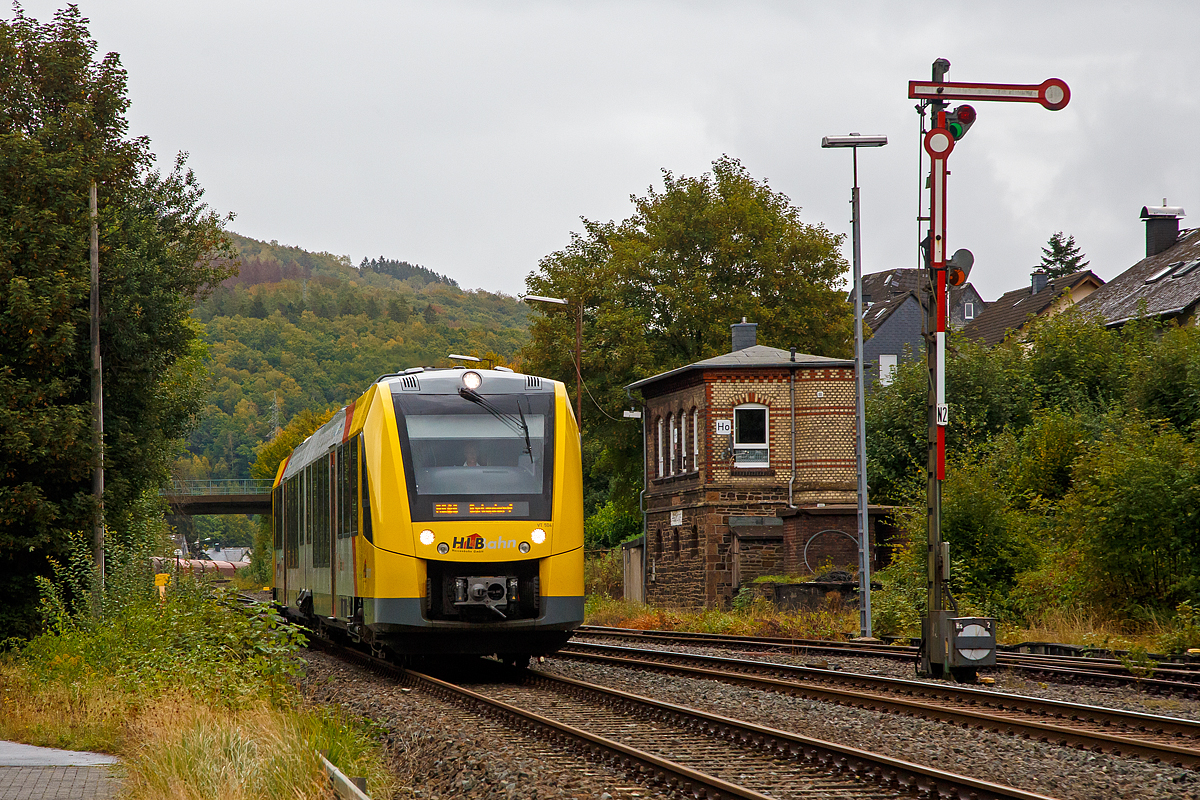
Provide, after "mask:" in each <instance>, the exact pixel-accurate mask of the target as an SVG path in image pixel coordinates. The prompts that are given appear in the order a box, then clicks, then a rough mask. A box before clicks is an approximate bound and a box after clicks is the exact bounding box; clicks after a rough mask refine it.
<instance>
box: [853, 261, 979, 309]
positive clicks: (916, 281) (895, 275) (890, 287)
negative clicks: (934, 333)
mask: <svg viewBox="0 0 1200 800" xmlns="http://www.w3.org/2000/svg"><path fill="white" fill-rule="evenodd" d="M862 285H863V300H864V301H870V302H871V304H872V305H871V308H872V309H873V308H874V307H875V306H876V305H879V304H880V303H886V302H889V301H890V300H893V299H895V298H896V297H897V296H900V295H903V294H904V293H905V292H912V293H913V294H914V295H915V296H916V297H917V298H918V299H920V297H921V294H923V293H927V291H928V285H929V282H928V280H927V279H926V277H925V270H923V269H889V270H885V271H883V272H872V273H870V274H868V275H863V276H862ZM968 290H969V291H971V292H974V293H975V295H976V296H977V297H978V296H979V292H977V291H975V287H974V286H972V285H971V284H970V283H966V284H963V285H962V286H951V287H950V304H951V305H957V304H958V303H959V302H961V301H962V299H963V295H964V294H966V293H967V291H968ZM849 297H850V299H854V291H853V289H851V291H850V294H849ZM979 300H980V302H983V298H982V297H979Z"/></svg>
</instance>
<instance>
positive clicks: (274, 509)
mask: <svg viewBox="0 0 1200 800" xmlns="http://www.w3.org/2000/svg"><path fill="white" fill-rule="evenodd" d="M286 496H287V484H286V483H284V482H283V481H280V482H279V485H278V486H276V487H275V491H274V492H273V493H272V495H271V539H272V541H271V552H272V558H271V563H272V564H273V565H274V568H273V570H272V571H273V572H274V576H273V580H272V581H271V585H272V586H273V587H275V591H274V592H273V593H272V595H273V597H274V599H275V600H276V601H283V600H284V598H285V597H287V586H286V583H285V581H284V574H285V573H284V569H283V558H284V547H283V542H284V538H285V533H284V531H285V530H286V528H285V525H286V519H287V517H286V514H285V511H286V502H287V501H286V499H285V498H286Z"/></svg>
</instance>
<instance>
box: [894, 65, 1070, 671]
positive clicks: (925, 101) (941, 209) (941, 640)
mask: <svg viewBox="0 0 1200 800" xmlns="http://www.w3.org/2000/svg"><path fill="white" fill-rule="evenodd" d="M949 70H950V62H949V61H947V60H946V59H944V58H939V59H938V60H937V61H935V62H933V78H932V80H929V81H909V84H908V96H909V98H911V99H916V100H921V101H922V104H921V105H920V106H918V108H919V109H920V111H921V113H922V114H923V113H924V109H925V107H926V106H929V107H931V109H932V111H933V114H932V119H931V121H932V127H931V128H930V129H929V131H927V132H926V133H925V138H924V142H923V144H924V148H925V152H926V153H927V154H928V155H929V158H930V166H929V187H928V188H929V217H928V221H929V234H928V237H927V238H926V243H927V249H926V254H927V263H928V269H929V271H930V275H929V280H930V288H931V289H932V291H933V298H932V300H933V302H931V303H930V304H929V308H928V312H927V320H928V324H927V328H926V330H928V331H930V332H931V333H932V337H931V338H932V342H930V341H929V340H928V339H927V340H926V353H927V361H928V365H929V394H928V400H927V409H928V427H929V451H928V453H929V455H928V460H927V463H926V467H927V471H928V476H929V477H928V490H927V500H928V534H929V536H928V550H927V558H928V560H927V562H926V563H927V565H928V574H927V595H926V615H925V617H924V618H922V620H921V638H922V641H923V646H922V650H921V663H920V665H919V667H918V671H919V672H920V673H921V674H923V675H932V676H934V677H941V676H942V675H943V673H944V672H945V671H946V669H947V668H953V666H952V665H953V664H955V663H957V660H956V659H955V658H954V654H952V653H950V652H947V651H948V650H949V649H950V647H951V645H950V641H951V639H952V636H951V631H949V629H948V626H949V618H950V614H951V613H952V612H950V611H948V610H947V609H946V607H945V606H946V600H947V597H948V594H947V592H946V587H945V581H946V580H947V579H948V578H949V574H950V553H949V548H948V547H947V546H946V544H945V543H944V542H943V541H942V524H941V514H942V481H943V480H945V478H946V427H947V425H949V423H950V412H949V407H948V406H947V404H946V327H947V318H948V313H947V312H948V304H949V297H948V289H949V286H950V285H954V286H960V285H962V284H963V283H965V282H966V278H967V274H968V273H969V271H970V268H971V262H972V261H973V260H974V259H973V257H972V256H971V254H970V252H969V251H966V250H959V251H958V252H956V253H955V254H954V255H953V256H951V257H949V258H948V257H947V255H946V176H947V175H948V174H949V172H948V170H947V169H946V161H947V160H948V159H949V157H950V153H951V152H953V151H954V143H955V141H956V140H958V139H960V138H962V137H963V135H965V134H966V131H967V129H968V128H970V127H971V125H972V124H973V123H974V122H975V109H974V108H973V107H971V106H969V105H962V106H959V107H958V108H956V109H954V110H953V111H950V112H948V111H947V110H946V106H947V105H948V101H951V100H970V101H976V102H980V101H985V102H997V101H998V102H1009V103H1038V104H1040V105H1041V106H1043V107H1045V108H1047V109H1049V110H1051V111H1058V110H1060V109H1062V108H1064V107H1065V106H1066V105H1067V103H1068V102H1069V101H1070V99H1071V91H1070V89H1069V88H1068V87H1067V84H1066V83H1065V82H1063V81H1061V80H1059V79H1058V78H1050V79H1049V80H1046V81H1043V82H1042V83H1040V84H1036V85H1028V84H1014V83H949V82H947V81H946V80H945V75H946V73H947V72H949ZM930 345H932V347H931V346H930ZM990 629H991V631H992V642H991V652H992V653H993V657H994V652H995V639H994V636H995V635H994V630H995V628H994V626H992V627H991V628H990ZM968 638H969V637H968ZM976 638H978V637H976ZM985 644H986V643H985V642H982V641H975V640H974V639H972V640H971V642H970V644H968V647H967V652H980V651H981V650H982V649H984V647H983V645H985ZM971 645H978V646H979V648H978V649H976V648H974V647H971ZM969 672H970V673H971V674H972V675H973V670H969Z"/></svg>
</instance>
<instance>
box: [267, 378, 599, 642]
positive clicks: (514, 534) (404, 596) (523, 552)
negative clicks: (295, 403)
mask: <svg viewBox="0 0 1200 800" xmlns="http://www.w3.org/2000/svg"><path fill="white" fill-rule="evenodd" d="M272 507H273V511H274V525H275V529H274V549H275V559H274V560H275V588H274V594H275V600H276V602H277V603H278V604H279V605H281V606H283V607H284V609H285V613H286V614H287V615H288V616H289V617H292V618H295V619H299V620H301V621H303V622H305V623H306V624H308V625H310V626H315V627H318V628H320V629H321V630H322V631H324V632H326V633H328V634H331V635H334V636H338V637H343V638H347V639H350V640H352V641H356V642H364V643H366V644H367V645H369V646H370V647H371V648H372V649H373V650H374V651H375V652H377V653H379V652H383V651H385V650H387V651H391V653H392V654H394V655H395V656H397V657H400V658H407V657H411V656H426V655H445V654H474V655H487V654H493V653H495V654H498V655H500V656H502V657H504V658H506V659H509V660H514V661H515V660H518V659H523V658H524V657H525V656H536V655H544V654H546V653H550V652H553V651H554V650H556V649H557V648H559V647H561V646H562V644H563V643H565V642H566V641H567V639H568V638H570V636H571V631H572V630H574V629H575V628H576V627H578V626H579V625H580V624H581V623H582V622H583V605H584V596H583V595H584V592H583V482H582V474H581V469H580V443H579V429H578V427H577V425H576V421H575V417H574V414H573V413H572V410H571V406H570V403H569V402H568V399H567V394H566V390H565V388H564V386H563V384H561V383H559V382H557V381H551V380H547V379H545V378H539V377H536V376H533V375H522V374H519V373H516V372H512V371H510V370H506V369H504V368H500V367H498V368H496V369H464V368H461V367H457V368H453V369H434V368H422V367H416V368H413V369H409V370H406V371H404V372H403V373H397V374H394V375H385V376H382V377H381V378H379V379H378V380H377V381H376V382H375V383H374V384H373V385H372V386H371V387H370V388H369V389H367V391H366V392H365V393H364V394H363V395H362V396H361V397H359V398H358V399H357V400H356V401H355V402H354V403H352V404H350V405H349V406H347V407H346V408H344V409H342V410H341V411H339V412H338V413H337V414H335V415H334V416H333V418H332V419H330V420H329V422H327V423H325V424H324V425H323V426H321V428H319V429H318V430H317V431H316V432H314V433H313V434H312V436H310V437H309V438H308V439H306V440H305V441H304V442H303V443H301V444H300V445H299V446H298V447H297V448H296V449H295V450H294V451H292V453H291V455H290V456H288V458H287V459H286V460H285V461H284V462H283V463H282V464H281V465H280V467H279V472H278V474H277V475H276V478H275V483H274V487H273V494H272Z"/></svg>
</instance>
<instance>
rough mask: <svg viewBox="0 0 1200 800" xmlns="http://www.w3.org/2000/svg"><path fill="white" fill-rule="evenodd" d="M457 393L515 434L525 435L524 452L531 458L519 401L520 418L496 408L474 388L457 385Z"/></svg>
mask: <svg viewBox="0 0 1200 800" xmlns="http://www.w3.org/2000/svg"><path fill="white" fill-rule="evenodd" d="M458 394H459V396H460V397H463V398H466V399H467V400H470V401H471V402H472V403H477V404H478V405H481V406H483V409H484V410H485V411H487V412H488V413H489V414H491V415H492V416H493V417H495V418H496V419H498V420H500V421H501V422H503V423H504V425H505V427H507V428H508V429H509V430H510V431H512V432H513V433H516V434H521V435H523V436H524V437H525V452H526V453H529V460H530V461H532V460H533V446H532V445H531V444H530V443H529V425H528V423H526V422H525V412H523V411H521V401H520V400H519V399H518V400H517V413H518V414H520V415H521V416H520V419H518V418H517V417H514V416H513V415H512V414H510V413H509V412H507V411H501V410H500V409H498V408H496V407H495V406H494V405H492V404H491V402H489V401H488V399H487V398H486V397H484V396H483V395H481V394H480V393H479V392H477V391H475V390H474V389H468V388H467V387H465V386H462V387H459V390H458Z"/></svg>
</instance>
